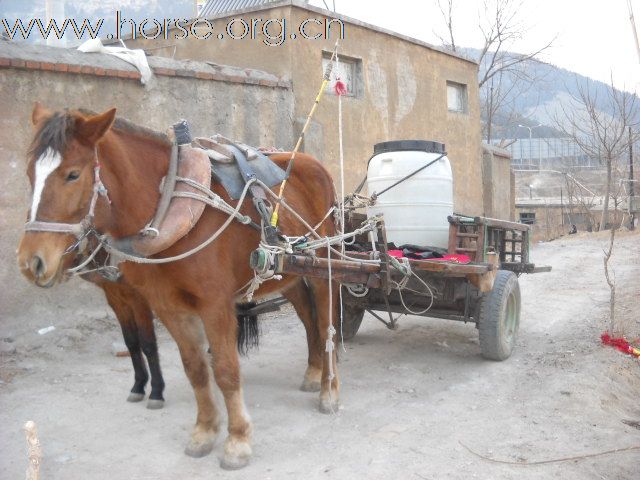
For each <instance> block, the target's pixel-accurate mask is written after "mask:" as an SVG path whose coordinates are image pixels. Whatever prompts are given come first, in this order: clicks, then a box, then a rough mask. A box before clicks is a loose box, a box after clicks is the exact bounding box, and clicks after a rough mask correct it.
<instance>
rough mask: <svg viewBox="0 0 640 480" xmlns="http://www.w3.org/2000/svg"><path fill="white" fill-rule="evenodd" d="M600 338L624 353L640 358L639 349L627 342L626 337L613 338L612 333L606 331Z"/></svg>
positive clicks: (605, 343) (604, 342)
mask: <svg viewBox="0 0 640 480" xmlns="http://www.w3.org/2000/svg"><path fill="white" fill-rule="evenodd" d="M600 339H601V340H602V343H603V344H604V345H609V346H610V347H614V348H615V349H616V350H619V351H621V352H622V353H626V354H627V355H632V356H634V357H638V358H640V354H638V353H637V351H638V350H637V349H634V348H633V345H631V344H630V343H629V342H627V340H626V339H625V338H611V335H609V334H608V333H606V332H605V333H603V334H602V335H601V336H600Z"/></svg>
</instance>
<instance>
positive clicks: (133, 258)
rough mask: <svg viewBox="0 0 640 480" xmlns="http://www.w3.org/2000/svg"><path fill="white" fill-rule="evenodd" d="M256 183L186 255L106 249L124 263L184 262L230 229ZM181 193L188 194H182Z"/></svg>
mask: <svg viewBox="0 0 640 480" xmlns="http://www.w3.org/2000/svg"><path fill="white" fill-rule="evenodd" d="M255 181H256V180H255V179H250V180H249V181H248V182H247V183H246V185H245V186H244V189H243V190H242V195H240V199H239V200H238V205H237V206H236V208H234V209H233V211H232V213H231V214H230V215H229V218H227V220H226V221H225V222H224V223H223V224H222V226H221V227H220V228H219V229H218V230H217V231H216V232H214V233H213V235H211V236H210V237H209V238H208V239H207V240H205V241H204V242H202V243H201V244H200V245H198V246H197V247H194V248H192V249H191V250H188V251H186V252H184V253H182V254H180V255H175V256H173V257H166V258H145V257H138V256H137V255H130V254H128V253H124V252H122V251H120V250H118V249H116V248H114V247H113V246H111V245H109V244H108V243H107V242H106V241H105V249H106V250H107V252H109V253H110V254H112V255H114V256H117V257H119V258H120V259H121V260H122V261H129V262H134V263H141V264H156V265H157V264H162V263H169V262H177V261H178V260H183V259H185V258H187V257H189V256H191V255H194V254H196V253H198V252H199V251H201V250H202V249H204V248H206V247H208V246H209V245H210V244H211V243H212V242H213V241H214V240H216V239H217V238H218V237H219V236H220V235H221V234H222V232H224V231H225V230H226V229H227V227H229V225H230V224H231V222H232V221H233V220H234V219H235V218H236V217H237V216H238V214H239V212H240V209H241V208H242V204H243V203H244V199H245V197H246V196H247V192H248V191H249V187H250V186H251V185H252V184H253V183H254V182H255ZM181 193H187V192H181ZM205 203H207V204H208V205H211V206H213V204H214V203H215V202H205ZM222 203H225V204H226V202H224V201H223V202H222ZM227 206H229V205H227ZM229 207H230V206H229ZM216 208H218V207H216ZM230 208H231V207H230ZM103 241H104V240H103Z"/></svg>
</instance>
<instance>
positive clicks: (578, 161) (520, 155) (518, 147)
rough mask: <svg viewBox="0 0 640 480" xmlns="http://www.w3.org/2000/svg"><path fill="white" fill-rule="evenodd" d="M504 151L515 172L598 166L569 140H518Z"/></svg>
mask: <svg viewBox="0 0 640 480" xmlns="http://www.w3.org/2000/svg"><path fill="white" fill-rule="evenodd" d="M509 142H511V140H508V141H507V143H509ZM506 150H508V151H509V153H511V164H512V165H513V168H514V169H516V170H544V169H557V168H565V167H597V166H599V163H598V161H597V160H594V159H592V158H589V156H587V155H585V153H584V152H583V151H582V150H581V149H580V147H579V146H578V144H577V143H576V142H575V141H574V140H572V139H570V138H532V139H528V138H519V139H516V140H513V143H511V144H510V145H509V146H508V147H506Z"/></svg>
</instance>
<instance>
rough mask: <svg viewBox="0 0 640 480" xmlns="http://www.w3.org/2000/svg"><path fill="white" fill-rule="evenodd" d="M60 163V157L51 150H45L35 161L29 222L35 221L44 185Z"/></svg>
mask: <svg viewBox="0 0 640 480" xmlns="http://www.w3.org/2000/svg"><path fill="white" fill-rule="evenodd" d="M61 163H62V155H60V154H59V153H58V152H56V151H55V150H53V149H51V148H47V150H46V151H45V152H44V153H43V154H42V155H41V156H40V158H38V160H36V164H35V180H34V182H33V199H32V200H31V221H32V222H33V221H35V219H36V215H37V213H38V206H39V205H40V199H41V198H42V191H43V190H44V184H45V182H46V181H47V178H48V177H49V175H51V173H52V172H53V171H54V170H55V169H56V168H58V167H59V166H60V164H61Z"/></svg>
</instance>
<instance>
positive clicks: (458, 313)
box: [274, 213, 551, 360]
mask: <svg viewBox="0 0 640 480" xmlns="http://www.w3.org/2000/svg"><path fill="white" fill-rule="evenodd" d="M365 218H366V217H365V216H364V215H362V214H356V213H351V214H350V215H349V218H348V222H347V223H348V225H347V231H353V229H355V227H357V226H358V225H360V224H361V223H362V221H364V220H365ZM449 225H450V226H449V246H448V253H449V254H451V255H465V256H467V257H469V258H470V262H469V263H457V262H455V261H436V260H406V259H403V260H398V259H395V258H393V257H391V256H390V255H389V254H388V251H389V246H388V244H387V241H386V235H385V230H384V224H382V225H380V226H379V227H378V229H377V235H376V236H377V239H376V240H375V251H376V253H375V256H376V258H377V259H379V262H370V260H371V259H372V253H371V252H363V251H362V250H364V248H362V247H366V246H368V247H369V248H368V249H369V250H371V249H372V246H371V240H370V239H368V238H356V243H355V245H354V246H352V247H351V248H355V247H356V246H360V247H361V248H359V249H357V250H360V251H357V250H349V251H347V256H348V257H349V259H336V258H335V257H334V258H332V260H331V277H332V278H333V279H334V280H336V281H338V282H340V283H341V284H342V285H343V286H345V287H346V288H345V289H344V290H345V291H344V292H343V324H342V332H343V337H344V339H345V340H349V339H351V338H353V337H354V336H355V335H356V333H357V331H358V329H359V327H360V324H361V322H362V319H363V317H364V313H365V311H368V312H369V313H371V314H372V315H373V316H374V317H375V318H377V319H378V320H380V321H381V322H382V323H384V324H385V325H386V326H387V327H388V328H390V329H395V328H396V326H397V319H398V314H414V315H420V316H424V317H435V318H444V319H448V320H458V321H462V322H465V323H473V324H475V325H476V327H477V328H478V331H479V335H480V349H481V352H482V355H483V356H484V357H485V358H488V359H492V360H505V359H506V358H508V357H509V356H510V355H511V352H512V351H513V347H514V345H515V338H516V333H517V330H518V326H519V323H520V287H519V285H518V276H519V275H520V274H522V273H535V272H542V271H549V270H550V269H551V267H538V268H536V266H535V265H534V264H532V263H530V262H529V227H528V226H527V225H524V224H520V223H515V222H508V221H503V220H496V219H491V218H483V217H465V216H462V215H454V216H451V217H449ZM349 227H351V228H352V230H349ZM407 266H410V272H411V275H407V270H408V269H407ZM274 268H275V273H284V274H295V275H301V276H307V277H318V278H327V279H328V278H329V262H328V260H327V259H326V258H319V257H316V256H313V255H304V254H281V255H278V256H276V259H275V267H274ZM403 270H404V271H403Z"/></svg>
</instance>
